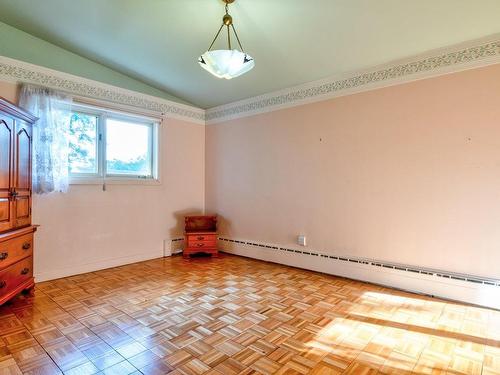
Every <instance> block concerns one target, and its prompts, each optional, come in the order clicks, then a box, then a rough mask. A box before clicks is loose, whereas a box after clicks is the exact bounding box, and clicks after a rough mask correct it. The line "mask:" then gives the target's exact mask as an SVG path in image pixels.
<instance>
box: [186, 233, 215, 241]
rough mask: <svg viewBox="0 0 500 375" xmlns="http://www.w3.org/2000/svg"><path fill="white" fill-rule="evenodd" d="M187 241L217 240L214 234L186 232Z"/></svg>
mask: <svg viewBox="0 0 500 375" xmlns="http://www.w3.org/2000/svg"><path fill="white" fill-rule="evenodd" d="M187 236H188V241H217V235H216V234H188V235H187Z"/></svg>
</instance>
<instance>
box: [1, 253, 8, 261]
mask: <svg viewBox="0 0 500 375" xmlns="http://www.w3.org/2000/svg"><path fill="white" fill-rule="evenodd" d="M8 256H9V253H0V260H4V259H7V257H8Z"/></svg>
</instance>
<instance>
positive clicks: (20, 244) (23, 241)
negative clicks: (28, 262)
mask: <svg viewBox="0 0 500 375" xmlns="http://www.w3.org/2000/svg"><path fill="white" fill-rule="evenodd" d="M32 254H33V233H29V234H25V235H24V236H19V237H15V238H12V239H10V240H7V241H4V242H0V272H1V270H3V269H4V268H6V267H9V266H10V265H11V264H14V263H16V262H18V261H19V260H21V259H23V258H26V257H29V256H31V255H32Z"/></svg>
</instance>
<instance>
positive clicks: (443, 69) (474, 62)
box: [205, 34, 500, 124]
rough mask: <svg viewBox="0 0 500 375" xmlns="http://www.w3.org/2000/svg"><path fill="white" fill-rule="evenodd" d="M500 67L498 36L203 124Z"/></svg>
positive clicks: (230, 108)
mask: <svg viewBox="0 0 500 375" xmlns="http://www.w3.org/2000/svg"><path fill="white" fill-rule="evenodd" d="M497 63H500V35H499V34H497V35H494V36H490V37H488V38H483V39H480V40H475V41H473V42H467V43H462V44H459V45H455V46H453V47H446V48H441V49H438V50H433V51H430V52H428V53H425V54H421V55H418V56H413V57H412V58H407V59H404V60H398V61H394V62H392V63H389V64H385V65H383V66H378V67H376V68H372V69H367V70H363V71H358V72H351V73H348V74H344V75H338V76H333V77H329V78H327V79H323V80H319V81H314V82H310V83H306V84H303V85H299V86H295V87H291V88H288V89H284V90H280V91H275V92H272V93H269V94H264V95H260V96H256V97H253V98H250V99H245V100H240V101H237V102H233V103H230V104H225V105H222V106H217V107H214V108H210V109H208V110H207V111H206V115H205V118H206V122H207V124H216V123H220V122H224V121H228V120H233V119H237V118H242V117H247V116H252V115H256V114H260V113H266V112H271V111H276V110H279V109H283V108H290V107H295V106H299V105H303V104H307V103H314V102H319V101H323V100H327V99H331V98H335V97H339V96H345V95H350V94H354V93H358V92H362V91H367V90H373V89H377V88H382V87H388V86H393V85H397V84H402V83H406V82H411V81H415V80H420V79H425V78H430V77H434V76H438V75H443V74H449V73H455V72H459V71H463V70H467V69H473V68H478V67H483V66H487V65H492V64H497Z"/></svg>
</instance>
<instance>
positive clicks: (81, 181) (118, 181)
mask: <svg viewBox="0 0 500 375" xmlns="http://www.w3.org/2000/svg"><path fill="white" fill-rule="evenodd" d="M103 183H105V184H106V185H149V186H158V185H161V181H160V180H158V179H141V178H126V177H107V178H106V179H104V180H103V179H102V178H92V177H71V178H70V179H69V184H70V185H102V184H103Z"/></svg>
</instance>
